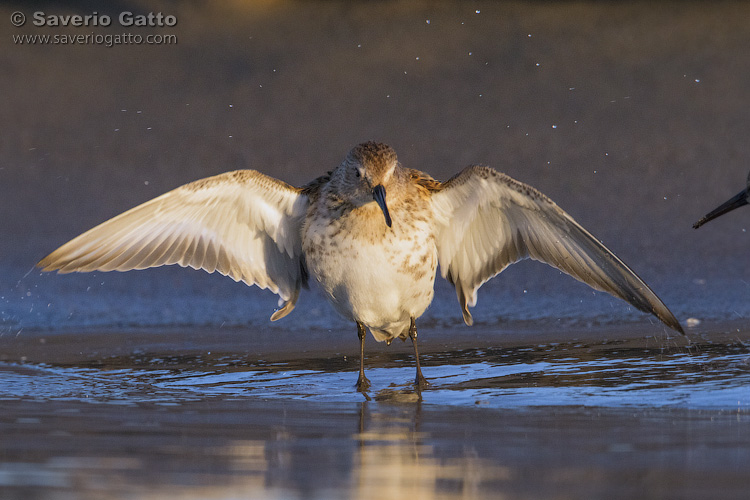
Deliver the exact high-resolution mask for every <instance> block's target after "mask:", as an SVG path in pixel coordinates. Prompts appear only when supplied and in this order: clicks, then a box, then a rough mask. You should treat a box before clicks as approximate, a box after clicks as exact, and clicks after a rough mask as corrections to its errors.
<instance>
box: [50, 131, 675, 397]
mask: <svg viewBox="0 0 750 500" xmlns="http://www.w3.org/2000/svg"><path fill="white" fill-rule="evenodd" d="M526 258H531V259H534V260H537V261H541V262H544V263H547V264H549V265H551V266H553V267H555V268H557V269H559V270H560V271H563V272H565V273H567V274H569V275H571V276H572V277H574V278H576V279H578V280H579V281H581V282H583V283H586V284H588V285H589V286H591V287H593V288H594V289H596V290H600V291H604V292H608V293H609V294H611V295H613V296H615V297H618V298H620V299H623V300H624V301H626V302H628V303H630V304H631V305H633V306H634V307H635V308H637V309H639V310H641V311H643V312H646V313H651V314H653V315H654V316H656V317H657V318H658V319H659V320H661V321H662V322H663V323H664V324H666V325H667V326H668V327H670V328H671V329H673V330H675V331H677V332H679V333H682V334H683V335H684V331H683V329H682V327H681V326H680V323H679V321H678V320H677V319H676V318H675V316H674V315H673V314H672V313H671V311H670V310H669V309H668V308H667V306H666V305H664V303H663V302H662V301H661V300H660V299H659V298H658V297H657V296H656V294H654V292H653V291H652V290H651V289H650V288H649V287H648V285H646V283H644V282H643V280H641V279H640V278H639V277H638V276H637V275H636V274H635V273H634V272H633V271H631V270H630V268H629V267H628V266H626V265H625V264H624V263H623V262H622V261H621V260H620V259H619V258H618V257H617V256H615V254H614V253H612V252H611V251H610V250H608V249H607V248H606V247H605V246H604V245H603V244H602V243H600V242H599V240H597V239H596V238H595V237H594V236H592V235H591V234H590V233H589V232H588V231H586V230H585V229H584V228H583V227H582V226H580V225H579V224H578V223H577V222H576V221H574V220H573V218H572V217H571V216H570V215H568V214H567V213H566V212H565V211H563V210H562V209H561V208H559V207H558V206H557V205H556V204H555V203H554V202H553V201H552V200H550V199H549V198H548V197H547V196H545V195H544V194H542V193H541V192H539V191H538V190H536V189H535V188H533V187H531V186H529V185H527V184H524V183H522V182H519V181H517V180H515V179H513V178H511V177H509V176H508V175H506V174H503V173H500V172H498V171H496V170H494V169H492V168H490V167H487V166H482V165H470V166H468V167H466V168H465V169H463V170H462V171H461V172H459V173H458V174H456V175H455V176H453V177H452V178H450V179H449V180H447V181H445V182H441V181H438V180H435V179H434V178H432V177H431V176H430V175H429V174H427V173H424V172H421V171H419V170H415V169H410V168H406V167H404V166H402V165H401V163H400V162H399V160H398V157H397V155H396V152H395V151H394V149H393V148H392V147H390V146H388V145H386V144H383V143H379V142H373V141H369V142H364V143H362V144H359V145H357V146H355V147H354V148H352V149H351V151H349V153H348V154H347V155H346V157H345V158H344V159H343V161H342V162H341V163H340V164H339V165H338V167H336V168H333V169H332V170H330V171H329V172H327V173H326V174H324V175H321V176H320V177H318V178H316V179H314V180H313V181H311V182H310V183H308V184H306V185H303V186H301V187H294V186H291V185H289V184H287V183H286V182H283V181H281V180H277V179H275V178H273V177H270V176H268V175H265V174H263V173H261V172H258V171H256V170H235V171H231V172H226V173H222V174H219V175H216V176H213V177H207V178H204V179H200V180H197V181H194V182H191V183H188V184H185V185H183V186H181V187H178V188H176V189H174V190H172V191H169V192H167V193H165V194H163V195H161V196H158V197H156V198H154V199H152V200H150V201H147V202H145V203H143V204H141V205H138V206H136V207H135V208H132V209H130V210H128V211H126V212H124V213H122V214H120V215H118V216H116V217H113V218H112V219H109V220H107V221H105V222H103V223H101V224H100V225H98V226H96V227H94V228H93V229H90V230H88V231H86V232H85V233H83V234H81V235H80V236H77V237H76V238H74V239H72V240H70V241H69V242H67V243H65V244H64V245H62V246H61V247H59V248H58V249H57V250H55V251H53V252H52V253H51V254H49V255H48V256H46V257H45V258H43V259H42V260H41V261H39V263H38V264H37V265H38V266H39V267H40V268H41V269H42V270H43V271H54V270H56V271H58V272H60V273H69V272H89V271H114V270H116V271H128V270H132V269H146V268H151V267H157V266H163V265H170V264H177V265H180V266H182V267H191V268H194V269H203V270H205V271H207V272H209V273H212V272H218V273H221V274H223V275H225V276H228V277H230V278H232V279H233V280H235V281H238V282H239V281H242V282H244V283H246V284H248V285H257V286H258V287H260V288H267V289H269V290H270V291H272V292H273V293H275V294H277V295H278V296H279V308H278V309H277V310H276V311H275V312H273V314H272V315H271V321H277V320H279V319H281V318H283V317H285V316H287V315H288V314H289V313H290V312H292V310H293V309H294V307H295V304H296V303H297V299H298V298H299V294H300V289H301V288H308V285H309V282H310V281H315V282H317V284H318V285H319V286H320V288H321V289H322V291H323V294H324V295H325V297H326V298H327V299H328V301H329V302H330V303H331V304H332V305H333V307H334V308H335V309H336V311H338V313H339V314H341V315H342V316H343V317H344V318H346V319H348V320H350V321H352V322H354V323H355V324H356V327H357V335H358V337H359V342H360V362H359V376H358V379H357V383H356V388H357V390H359V391H360V392H362V393H366V391H367V390H368V389H369V388H370V386H371V383H370V381H369V380H368V379H367V377H366V376H365V370H364V365H365V359H364V358H365V337H366V334H367V331H368V330H369V332H370V333H371V334H372V336H373V337H374V338H375V339H376V340H377V341H380V342H382V341H385V342H387V343H388V344H390V343H391V341H392V340H394V339H396V338H400V339H402V340H406V339H407V338H409V339H411V342H412V345H413V349H414V357H415V360H416V361H415V364H416V376H415V379H414V385H415V387H416V388H417V389H419V390H421V389H422V388H423V387H426V386H428V385H429V382H428V381H427V379H426V378H425V377H424V375H423V374H422V370H421V366H420V360H419V350H418V345H417V327H416V320H417V319H418V318H419V317H420V316H421V315H422V314H423V313H424V312H425V310H426V309H427V307H428V306H429V305H430V303H431V302H432V299H433V295H434V283H435V279H436V275H437V269H438V267H439V269H440V273H441V276H442V277H443V278H445V279H446V280H447V281H448V282H450V283H451V284H452V285H453V286H454V287H455V291H456V296H457V298H458V303H459V306H460V310H461V313H462V315H463V320H464V322H465V323H466V324H467V325H469V326H470V325H472V323H473V319H472V315H471V312H470V311H469V308H470V307H474V306H475V305H476V302H477V291H478V289H479V288H480V287H481V286H482V284H484V283H485V282H487V281H488V280H489V279H490V278H492V277H494V276H496V275H497V274H499V273H500V272H501V271H503V270H504V269H505V268H506V267H507V266H509V265H510V264H513V263H515V262H517V261H519V260H522V259H526Z"/></svg>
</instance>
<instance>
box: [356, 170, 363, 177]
mask: <svg viewBox="0 0 750 500" xmlns="http://www.w3.org/2000/svg"><path fill="white" fill-rule="evenodd" d="M354 175H356V176H357V178H359V177H362V174H360V173H359V169H356V170H355V171H354Z"/></svg>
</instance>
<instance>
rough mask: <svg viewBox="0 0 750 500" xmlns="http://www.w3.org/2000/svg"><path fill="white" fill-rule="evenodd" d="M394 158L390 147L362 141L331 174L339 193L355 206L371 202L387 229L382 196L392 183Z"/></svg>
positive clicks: (389, 222) (394, 153) (395, 159)
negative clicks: (378, 211)
mask: <svg viewBox="0 0 750 500" xmlns="http://www.w3.org/2000/svg"><path fill="white" fill-rule="evenodd" d="M397 167H398V158H397V157H396V152H395V151H394V150H393V148H391V147H390V146H388V145H386V144H382V143H377V142H365V143H362V144H360V145H358V146H356V147H354V148H353V149H352V150H351V151H349V154H348V155H346V158H345V159H344V161H343V162H342V163H341V165H340V166H339V168H338V169H337V170H336V172H335V173H334V176H335V179H336V180H337V184H338V186H337V188H338V189H339V191H340V193H341V194H342V195H344V196H346V197H347V198H348V200H349V201H351V202H352V203H354V204H355V205H357V206H362V205H366V204H367V203H372V202H373V201H374V202H375V203H377V204H378V206H379V207H380V210H381V211H382V212H383V215H384V216H385V223H386V225H387V226H388V227H390V226H391V215H390V213H389V212H388V205H387V203H386V193H387V191H388V188H389V186H390V185H391V184H392V183H393V181H394V177H395V172H396V168H397Z"/></svg>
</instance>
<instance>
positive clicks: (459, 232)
mask: <svg viewBox="0 0 750 500" xmlns="http://www.w3.org/2000/svg"><path fill="white" fill-rule="evenodd" d="M432 200H433V206H434V208H435V213H436V216H437V227H438V229H437V247H438V259H439V262H440V268H441V273H442V275H443V277H444V278H446V279H447V280H448V281H450V282H451V283H452V284H453V285H454V286H455V287H456V294H457V295H458V300H459V302H460V304H461V308H462V312H463V315H464V321H465V322H466V323H467V324H469V325H470V324H471V323H472V318H471V313H470V312H469V309H468V307H469V306H471V307H473V306H475V305H476V301H477V290H478V289H479V287H480V286H482V284H483V283H485V282H486V281H487V280H489V279H490V278H492V277H493V276H495V275H497V274H498V273H500V272H501V271H502V270H503V269H505V268H506V267H507V266H508V265H510V264H513V263H514V262H517V261H519V260H521V259H525V258H531V259H534V260H538V261H541V262H545V263H547V264H549V265H551V266H554V267H556V268H557V269H559V270H561V271H564V272H565V273H567V274H569V275H571V276H573V277H574V278H576V279H578V280H580V281H582V282H584V283H586V284H588V285H590V286H591V287H593V288H595V289H596V290H600V291H605V292H608V293H610V294H612V295H614V296H615V297H619V298H621V299H623V300H625V301H627V302H629V303H630V304H631V305H633V306H634V307H636V308H638V309H640V310H641V311H644V312H649V313H652V314H654V315H655V316H657V317H658V318H659V319H661V320H662V321H663V322H664V323H665V324H667V325H668V326H670V327H671V328H673V329H675V330H677V331H679V332H682V328H681V327H680V324H679V322H678V321H677V320H676V319H675V317H674V316H673V315H672V313H671V312H670V311H669V309H667V307H666V306H665V305H664V304H663V303H662V301H661V300H660V299H659V298H658V297H657V296H656V295H655V294H654V292H652V291H651V289H650V288H649V287H648V286H647V285H646V284H645V283H644V282H643V281H642V280H641V279H640V278H639V277H638V276H636V274H635V273H634V272H633V271H631V270H630V269H629V268H628V267H627V266H626V265H625V264H624V263H623V262H622V261H621V260H620V259H618V258H617V257H616V256H615V255H614V254H613V253H612V252H611V251H609V250H608V249H607V248H605V247H604V245H602V244H601V243H599V241H598V240H596V238H594V237H593V236H592V235H591V234H590V233H589V232H588V231H586V230H585V229H583V228H582V227H581V226H580V225H579V224H578V223H577V222H575V221H574V220H573V219H572V218H571V217H570V216H569V215H568V214H567V213H565V212H564V211H563V210H562V209H560V208H559V207H558V206H557V205H556V204H555V203H553V202H552V201H551V200H550V199H549V198H547V197H546V196H544V195H543V194H541V193H539V192H538V191H537V190H535V189H534V188H532V187H530V186H527V185H525V184H522V183H520V182H518V181H515V180H513V179H511V178H510V177H508V176H506V175H505V174H501V173H499V172H497V171H495V170H493V169H490V168H487V167H479V166H472V167H468V168H467V169H465V170H464V171H463V172H461V173H460V174H458V175H457V176H455V177H454V178H452V179H451V180H449V181H447V182H446V183H444V184H443V186H442V189H441V190H439V191H437V192H436V193H434V194H433V195H432Z"/></svg>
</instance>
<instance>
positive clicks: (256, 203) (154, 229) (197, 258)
mask: <svg viewBox="0 0 750 500" xmlns="http://www.w3.org/2000/svg"><path fill="white" fill-rule="evenodd" d="M307 204H308V199H307V196H306V195H305V194H303V193H302V192H301V190H300V189H298V188H294V187H292V186H289V185H288V184H286V183H283V182H281V181H278V180H276V179H273V178H271V177H268V176H265V175H263V174H261V173H259V172H256V171H253V170H237V171H234V172H227V173H225V174H221V175H217V176H214V177H209V178H206V179H202V180H199V181H195V182H192V183H190V184H186V185H184V186H181V187H179V188H177V189H174V190H172V191H170V192H168V193H166V194H163V195H162V196H159V197H157V198H154V199H153V200H150V201H147V202H146V203H143V204H142V205H139V206H137V207H135V208H133V209H131V210H128V211H127V212H124V213H122V214H120V215H118V216H116V217H114V218H112V219H110V220H108V221H106V222H103V223H102V224H100V225H98V226H96V227H94V228H93V229H91V230H89V231H87V232H85V233H83V234H82V235H80V236H78V237H76V238H74V239H72V240H71V241H69V242H68V243H66V244H64V245H62V246H61V247H60V248H58V249H57V250H55V251H54V252H52V253H51V254H49V255H48V256H47V257H45V258H44V259H42V260H41V261H40V262H39V263H38V264H37V265H38V266H39V267H41V268H42V269H43V270H44V271H53V270H57V271H58V272H61V273H69V272H90V271H128V270H131V269H146V268H150V267H158V266H163V265H171V264H178V265H180V266H182V267H192V268H194V269H203V270H205V271H207V272H209V273H212V272H219V273H221V274H223V275H225V276H229V277H231V278H232V279H234V280H235V281H243V282H245V283H247V284H248V285H258V286H259V287H261V288H268V289H270V290H271V291H272V292H274V293H276V294H278V295H279V296H280V298H281V299H282V300H283V301H285V304H284V307H283V308H282V309H280V310H279V311H277V312H276V313H275V314H274V316H273V319H279V318H281V317H283V316H285V315H286V314H288V313H289V312H291V310H292V309H293V308H294V303H295V302H296V300H297V297H298V295H299V288H300V286H301V285H302V284H304V281H305V279H306V276H305V274H304V269H303V263H302V243H301V234H300V227H301V223H302V218H303V217H304V214H305V212H306V208H307Z"/></svg>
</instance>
